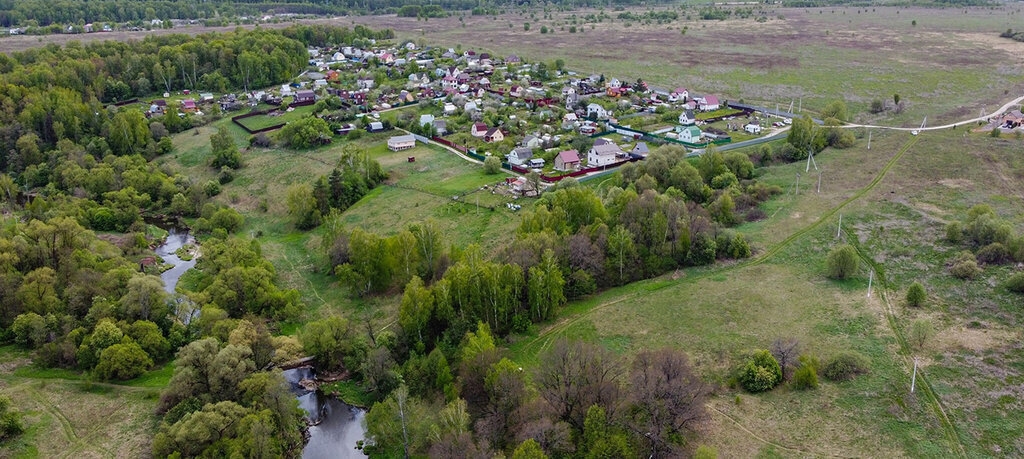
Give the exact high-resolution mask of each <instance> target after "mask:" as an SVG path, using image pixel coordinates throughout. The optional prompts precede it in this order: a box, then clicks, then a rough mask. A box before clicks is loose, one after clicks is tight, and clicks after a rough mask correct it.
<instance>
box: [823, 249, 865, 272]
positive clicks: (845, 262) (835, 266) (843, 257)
mask: <svg viewBox="0 0 1024 459" xmlns="http://www.w3.org/2000/svg"><path fill="white" fill-rule="evenodd" d="M826 262H827V263H828V277H830V278H832V279H839V280H842V279H848V278H850V277H853V275H854V274H856V273H857V266H858V265H859V263H860V259H859V258H858V257H857V251H856V250H855V249H854V248H853V246H851V245H850V244H843V245H840V246H836V247H834V248H833V249H832V251H831V252H829V253H828V259H827V260H826Z"/></svg>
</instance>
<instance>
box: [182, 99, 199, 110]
mask: <svg viewBox="0 0 1024 459" xmlns="http://www.w3.org/2000/svg"><path fill="white" fill-rule="evenodd" d="M181 111H182V112H183V113H195V112H196V101H194V100H192V99H185V100H183V101H181Z"/></svg>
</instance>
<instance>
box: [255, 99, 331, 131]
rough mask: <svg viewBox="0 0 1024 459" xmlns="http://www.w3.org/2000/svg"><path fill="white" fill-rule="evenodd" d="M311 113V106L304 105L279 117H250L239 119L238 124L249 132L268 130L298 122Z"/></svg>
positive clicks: (267, 115)
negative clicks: (272, 127)
mask: <svg viewBox="0 0 1024 459" xmlns="http://www.w3.org/2000/svg"><path fill="white" fill-rule="evenodd" d="M277 113H280V112H277ZM312 113H313V106H312V105H305V106H302V107H295V108H293V109H291V111H288V112H285V113H281V114H280V115H277V116H270V115H269V114H266V115H257V116H250V117H248V118H243V119H240V120H238V122H240V123H242V124H243V125H244V126H245V127H247V128H249V130H251V131H256V130H259V129H264V128H268V127H270V126H276V125H278V124H284V123H290V122H292V121H298V120H300V119H302V118H305V117H307V116H310V115H311V114H312Z"/></svg>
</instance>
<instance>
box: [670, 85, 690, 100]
mask: <svg viewBox="0 0 1024 459" xmlns="http://www.w3.org/2000/svg"><path fill="white" fill-rule="evenodd" d="M689 98H690V91H687V90H686V88H676V89H675V91H672V92H671V93H669V95H668V101H669V102H686V99H689Z"/></svg>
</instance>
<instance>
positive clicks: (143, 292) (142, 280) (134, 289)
mask: <svg viewBox="0 0 1024 459" xmlns="http://www.w3.org/2000/svg"><path fill="white" fill-rule="evenodd" d="M168 299H169V295H168V294H167V291H166V290H164V281H163V280H161V279H160V278H159V277H157V276H153V275H149V274H141V273H140V274H136V275H135V276H132V278H131V279H128V289H127V291H126V292H125V294H124V296H123V297H121V310H122V311H123V315H124V317H126V318H129V319H141V320H152V319H163V318H164V316H166V315H167V314H168V313H169V312H170V308H169V307H168V306H167V301H168Z"/></svg>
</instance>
